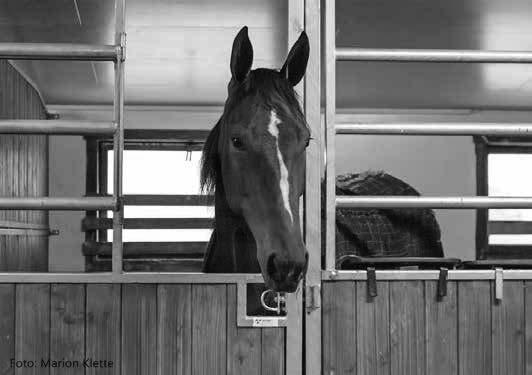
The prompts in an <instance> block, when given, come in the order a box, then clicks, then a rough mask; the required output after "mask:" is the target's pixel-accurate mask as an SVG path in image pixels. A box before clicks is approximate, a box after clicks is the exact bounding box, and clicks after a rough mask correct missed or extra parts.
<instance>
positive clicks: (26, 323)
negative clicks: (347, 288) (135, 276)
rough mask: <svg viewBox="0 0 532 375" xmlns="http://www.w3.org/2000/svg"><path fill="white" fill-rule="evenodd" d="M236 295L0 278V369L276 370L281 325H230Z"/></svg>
mask: <svg viewBox="0 0 532 375" xmlns="http://www.w3.org/2000/svg"><path fill="white" fill-rule="evenodd" d="M236 302H237V301H236V285H232V284H229V285H226V284H216V285H215V284H171V285H170V284H122V285H121V284H0V374H2V375H14V374H17V375H20V374H39V375H41V374H48V373H49V374H65V375H66V374H68V375H76V374H87V375H91V374H98V375H105V374H127V375H134V374H139V375H140V374H142V375H146V374H159V375H167V374H205V375H213V374H217V375H223V374H231V375H235V374H246V375H252V374H262V375H274V374H284V373H285V329H284V328H240V327H237V324H236V318H237V316H236V306H237V304H236ZM12 358H14V359H15V360H17V361H23V360H32V361H33V360H35V361H37V362H38V363H35V366H34V367H28V366H22V367H19V368H14V367H12V363H11V359H12ZM41 359H44V361H45V363H46V361H47V360H48V359H50V360H57V361H61V360H63V361H65V362H63V364H65V365H64V366H63V367H48V368H46V367H44V368H43V367H42V366H41ZM86 360H89V361H90V362H87V363H90V365H91V366H90V367H84V366H83V361H86ZM67 361H80V365H79V367H76V366H73V367H66V364H67ZM111 362H112V364H111Z"/></svg>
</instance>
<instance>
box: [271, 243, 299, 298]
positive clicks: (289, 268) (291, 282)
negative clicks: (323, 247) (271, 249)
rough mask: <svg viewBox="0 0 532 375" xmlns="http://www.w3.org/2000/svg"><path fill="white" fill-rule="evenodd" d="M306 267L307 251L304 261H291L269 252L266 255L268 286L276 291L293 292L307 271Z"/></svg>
mask: <svg viewBox="0 0 532 375" xmlns="http://www.w3.org/2000/svg"><path fill="white" fill-rule="evenodd" d="M307 267H308V252H305V259H304V261H293V260H290V259H287V258H284V257H279V256H277V255H276V254H275V253H274V254H271V255H270V256H269V257H268V262H267V266H266V271H267V274H268V278H269V280H267V284H268V287H269V288H271V289H273V290H274V291H276V292H287V293H293V292H295V291H296V290H297V287H298V285H299V282H300V281H301V279H302V278H303V277H304V276H305V273H306V272H307ZM268 281H269V282H268Z"/></svg>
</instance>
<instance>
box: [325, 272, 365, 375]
mask: <svg viewBox="0 0 532 375" xmlns="http://www.w3.org/2000/svg"><path fill="white" fill-rule="evenodd" d="M322 287H323V293H322V296H323V304H322V311H323V322H322V327H323V346H322V347H323V373H324V374H332V373H334V374H354V373H355V372H356V368H357V358H356V346H355V345H356V334H357V332H356V315H355V311H356V309H355V300H356V299H355V295H356V291H355V283H354V282H353V281H337V282H324V283H323V284H322Z"/></svg>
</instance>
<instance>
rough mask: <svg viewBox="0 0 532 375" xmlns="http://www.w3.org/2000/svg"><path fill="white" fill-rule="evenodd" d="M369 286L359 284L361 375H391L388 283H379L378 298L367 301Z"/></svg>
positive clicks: (358, 358) (357, 326) (357, 314)
mask: <svg viewBox="0 0 532 375" xmlns="http://www.w3.org/2000/svg"><path fill="white" fill-rule="evenodd" d="M367 285H368V284H367V282H365V281H358V282H357V283H356V318H357V319H356V340H357V342H356V348H357V353H356V358H357V373H358V374H373V375H377V374H379V375H380V374H389V373H390V304H389V301H390V299H389V292H390V291H389V283H388V282H387V281H379V282H377V290H378V295H377V296H376V297H374V298H372V299H368V293H367Z"/></svg>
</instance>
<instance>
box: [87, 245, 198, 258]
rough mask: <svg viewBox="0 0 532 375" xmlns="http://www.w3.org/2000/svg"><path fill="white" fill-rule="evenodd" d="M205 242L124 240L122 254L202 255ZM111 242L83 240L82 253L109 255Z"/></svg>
mask: <svg viewBox="0 0 532 375" xmlns="http://www.w3.org/2000/svg"><path fill="white" fill-rule="evenodd" d="M206 248H207V242H124V256H125V257H135V256H137V257H138V256H145V257H154V256H157V255H165V256H170V255H174V256H183V257H185V256H186V257H187V258H191V257H203V254H204V253H205V249H206ZM111 249H112V242H84V243H83V254H84V255H87V256H91V255H99V256H104V257H110V256H111Z"/></svg>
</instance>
